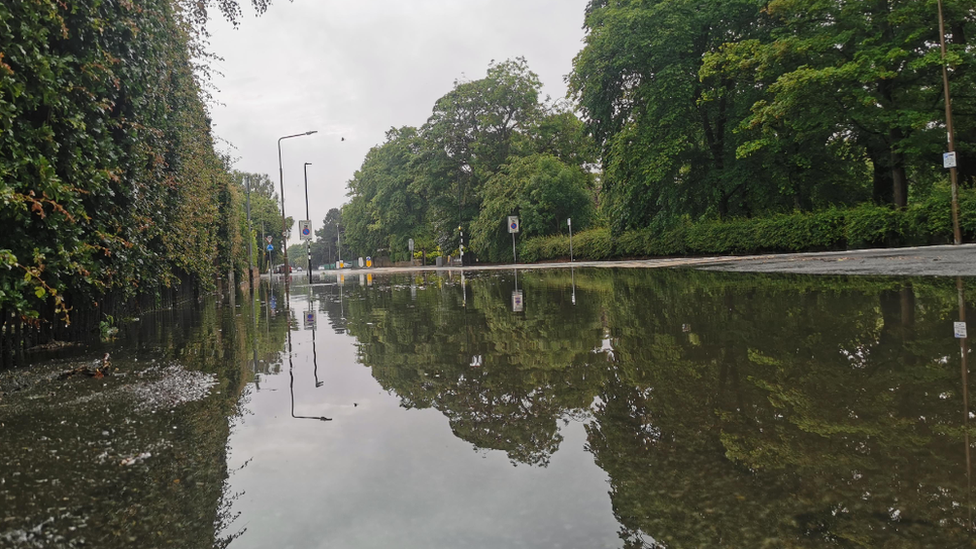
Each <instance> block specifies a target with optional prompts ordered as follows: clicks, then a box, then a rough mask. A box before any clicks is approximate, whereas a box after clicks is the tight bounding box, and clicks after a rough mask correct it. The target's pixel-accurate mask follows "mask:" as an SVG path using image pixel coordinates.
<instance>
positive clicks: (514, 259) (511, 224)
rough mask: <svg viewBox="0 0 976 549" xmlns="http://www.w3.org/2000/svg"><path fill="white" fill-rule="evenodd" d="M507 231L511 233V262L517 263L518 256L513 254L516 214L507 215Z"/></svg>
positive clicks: (516, 222) (517, 219) (517, 221)
mask: <svg viewBox="0 0 976 549" xmlns="http://www.w3.org/2000/svg"><path fill="white" fill-rule="evenodd" d="M508 232H510V233H512V262H513V263H518V256H517V255H515V233H517V232H519V218H518V216H517V215H510V216H508ZM513 299H514V298H513Z"/></svg>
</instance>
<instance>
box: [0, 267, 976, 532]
mask: <svg viewBox="0 0 976 549" xmlns="http://www.w3.org/2000/svg"><path fill="white" fill-rule="evenodd" d="M452 276H453V278H452ZM516 277H518V280H517V281H516ZM358 278H359V277H352V278H351V279H350V281H349V285H348V286H347V285H345V280H344V277H342V276H339V277H338V279H337V281H336V282H337V283H335V284H332V283H331V281H330V282H328V283H319V284H316V285H313V286H310V287H309V286H306V287H305V290H304V291H302V290H300V289H299V288H300V286H298V285H296V287H295V288H294V289H295V290H296V291H295V293H293V294H292V295H291V296H290V298H289V299H285V295H284V291H285V288H284V286H283V285H280V284H279V285H276V286H275V287H274V288H269V287H268V286H267V285H265V286H262V287H261V288H260V289H259V292H257V293H256V296H257V297H256V300H249V299H241V300H240V305H241V307H249V308H251V310H249V311H240V313H241V314H240V315H238V314H236V311H235V309H234V308H233V307H227V306H223V307H218V306H216V304H209V305H207V306H205V307H201V308H199V309H190V310H187V311H182V310H181V311H169V312H162V313H158V314H155V315H146V316H145V317H144V318H143V319H142V320H141V321H140V322H138V323H134V324H132V325H130V326H129V327H128V328H125V329H123V334H122V335H121V337H120V343H119V345H120V348H118V349H115V348H113V349H111V351H112V357H113V364H115V365H116V366H118V367H120V373H124V374H126V375H119V376H111V377H109V378H105V379H104V380H75V379H72V380H69V381H64V384H63V386H58V387H56V388H55V389H52V388H51V386H50V385H49V383H50V380H48V381H43V380H42V382H38V383H36V384H35V385H30V384H29V383H25V382H23V381H22V380H20V378H17V379H16V380H15V385H11V384H10V383H9V382H8V381H5V378H0V391H2V392H3V393H2V395H0V396H2V398H3V400H2V401H0V434H2V436H3V441H4V444H3V445H0V466H2V467H0V471H4V472H0V501H4V502H7V503H9V504H8V505H4V506H0V545H2V546H4V547H6V546H11V545H12V543H13V545H12V546H13V547H33V546H55V547H57V546H58V545H57V543H53V542H52V543H46V542H50V541H51V540H53V539H55V538H54V536H57V535H60V536H63V537H64V539H74V538H71V536H76V537H77V538H78V539H84V540H85V541H86V543H88V545H91V546H95V545H97V546H99V547H126V546H131V545H132V544H133V543H136V542H132V541H131V540H130V537H134V538H135V539H136V540H137V542H138V543H141V544H142V545H145V546H164V545H172V546H179V547H210V546H213V545H218V546H220V545H225V544H227V543H230V545H231V547H233V548H235V549H246V548H248V547H267V546H282V547H307V546H319V545H323V544H325V545H331V546H336V547H377V546H384V547H385V546H397V547H417V548H420V547H424V548H432V547H456V546H459V545H463V546H465V547H485V548H488V547H513V546H521V547H540V548H541V547H546V548H548V547H555V546H563V547H583V546H585V547H608V548H620V547H624V548H637V547H654V548H661V547H666V548H668V549H679V548H697V547H793V548H811V549H812V548H819V547H834V548H846V547H971V546H972V545H973V540H972V530H973V526H974V524H973V516H972V501H971V493H972V476H971V448H970V439H971V433H970V431H969V429H970V426H969V423H971V422H970V420H969V414H970V410H969V408H970V406H969V403H968V369H967V359H968V339H960V340H959V342H958V345H959V348H958V350H957V348H956V342H955V341H949V339H950V338H949V337H948V336H947V324H948V323H949V322H950V320H955V318H956V317H957V316H958V319H959V321H965V319H966V316H967V315H966V307H967V306H968V305H969V304H968V303H967V301H966V299H967V295H968V296H972V295H974V294H973V286H974V285H976V284H974V281H973V280H972V279H961V280H957V281H956V284H955V285H953V284H952V282H951V281H948V280H941V279H912V280H904V279H888V278H855V279H851V278H824V277H797V276H753V275H737V274H723V273H703V272H681V271H637V270H634V271H612V270H586V269H583V270H581V272H580V276H579V277H577V276H576V274H575V269H574V268H571V269H569V270H557V271H525V270H523V272H522V273H516V272H506V273H504V274H500V273H485V272H480V273H471V272H468V273H461V276H460V277H457V275H456V274H454V275H450V274H445V275H444V276H440V275H437V274H433V273H424V274H417V275H412V276H409V277H392V278H382V277H380V278H377V279H375V280H374V281H373V284H372V285H371V286H370V285H369V282H368V279H367V281H366V283H365V284H364V285H359V284H357V282H358ZM514 289H518V290H520V291H524V292H525V294H526V295H529V296H531V300H532V305H531V307H527V308H525V310H524V311H523V312H521V313H519V314H513V313H512V291H513V290H514ZM258 298H259V299H260V301H258V300H257V299H258ZM283 300H284V301H283ZM290 300H294V301H293V302H291V303H289V301H290ZM303 300H305V303H302V301H303ZM256 307H263V309H264V310H263V311H260V310H255V308H256ZM280 311H284V313H285V314H277V313H278V312H280ZM291 311H296V314H299V313H297V311H303V312H304V314H305V315H308V314H309V313H311V314H312V316H313V317H315V322H312V323H309V324H304V323H300V322H297V317H293V315H292V312H291ZM306 318H307V316H306ZM318 322H323V323H326V322H327V323H328V326H329V327H330V328H331V329H326V330H323V331H322V333H318V332H317V329H316V328H317V325H318ZM125 350H128V356H127V355H126V352H125ZM320 351H321V352H323V353H324V356H327V357H328V361H327V362H326V363H324V364H323V366H324V367H323V368H319V365H318V355H319V352H320ZM286 356H287V360H288V363H287V368H288V371H287V375H286V372H285V371H284V367H283V366H285V364H284V361H285V358H286ZM957 357H958V358H957ZM151 360H157V361H163V360H165V361H167V364H168V363H169V362H176V363H178V364H179V365H180V366H181V367H182V368H183V369H185V370H186V371H187V372H194V375H197V374H199V373H203V374H208V375H212V379H213V380H215V383H216V385H214V386H213V388H212V392H211V394H210V395H208V396H206V397H205V398H202V399H201V400H199V401H194V402H187V403H184V404H180V405H171V404H167V405H166V406H167V407H165V408H161V409H159V410H157V411H156V412H155V413H153V412H152V411H146V410H144V409H142V408H140V407H139V406H137V403H138V402H139V400H138V399H135V398H133V396H132V395H134V394H137V393H134V392H132V389H131V388H130V389H127V388H126V387H131V386H139V385H140V384H144V383H145V382H146V380H155V379H156V377H158V376H160V375H161V370H160V369H159V368H158V367H156V366H150V364H151V362H150V361H151ZM957 360H958V361H959V363H958V364H957V363H956V361H957ZM326 364H327V366H326ZM178 371H182V370H178ZM54 373H55V374H56V372H54ZM154 376H156V377H154ZM179 376H183V377H186V378H187V379H190V378H191V377H192V376H190V375H188V374H179ZM41 377H43V376H41ZM50 377H51V378H52V379H57V376H56V375H52V376H50ZM296 380H297V384H298V385H299V387H298V388H297V389H296ZM302 380H304V381H302ZM307 381H313V383H307ZM88 382H91V383H88ZM259 382H260V388H261V390H260V391H257V390H256V389H257V387H258V383H259ZM45 383H48V384H47V385H46V384H45ZM324 386H328V390H321V391H316V390H315V388H318V387H324ZM11 387H15V389H16V390H13V389H11ZM305 387H309V388H310V389H311V390H308V391H305V392H303V388H305ZM252 388H253V390H252ZM106 391H107V392H106ZM157 393H161V394H165V393H162V392H159V391H157ZM286 393H287V394H286ZM154 394H155V393H154ZM51 395H54V396H53V397H52V396H51ZM239 405H240V406H241V408H239V407H238V406H239ZM286 408H288V409H289V411H290V413H289V414H285V413H283V412H284V410H285V409H286ZM960 409H961V410H962V414H963V417H962V421H960V417H959V413H960ZM296 411H300V412H303V413H305V414H307V415H305V416H298V415H296ZM327 416H328V417H327ZM228 418H230V421H228ZM292 418H302V419H313V420H318V421H328V420H329V418H335V419H336V421H334V422H333V423H330V426H329V428H327V429H323V428H322V427H321V426H320V425H319V424H317V423H315V422H314V421H294V420H293V419H292ZM174 427H176V429H174ZM105 432H107V433H108V435H104V434H103V433H105ZM960 445H962V446H963V447H964V452H960V451H959V446H960ZM472 447H473V448H474V450H475V451H472ZM52 450H53V452H52ZM143 454H151V456H152V457H148V458H143V461H139V462H138V463H136V464H134V465H131V466H130V465H126V466H120V465H119V463H122V461H123V460H125V459H128V458H132V457H138V456H141V455H143ZM127 463H128V462H127ZM228 471H230V472H228ZM8 472H9V473H8ZM14 473H17V474H16V475H14ZM176 480H178V481H179V482H174V481H176ZM54 481H57V484H55V483H54ZM221 493H222V494H223V496H222V499H221ZM65 498H67V499H65ZM62 508H63V510H62ZM235 513H240V517H239V518H238V519H237V520H235V521H233V522H231V523H229V524H228V521H229V520H230V518H231V517H232V516H233V515H234V514H235ZM48 517H54V520H53V522H46V523H45V522H44V521H47V520H48ZM35 519H36V520H35ZM42 523H43V524H44V525H43V526H41V527H40V529H39V530H38V532H39V533H37V534H30V532H32V531H33V529H35V528H38V525H39V524H42ZM215 524H218V525H219V526H218V528H219V531H218V532H214V525H215ZM82 525H83V526H82ZM71 528H74V529H75V530H71ZM81 529H86V530H85V531H84V532H83V534H79V533H78V532H79V531H80V530H81ZM11 532H17V535H23V536H27V535H32V536H35V537H33V538H30V539H29V540H28V541H25V542H23V543H22V542H21V541H16V540H21V539H28V538H22V537H17V538H15V537H13V535H14V534H12V533H11ZM48 534H50V536H49V537H36V536H47V535H48ZM11 540H15V543H14V542H11Z"/></svg>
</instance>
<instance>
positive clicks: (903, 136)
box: [342, 0, 976, 261]
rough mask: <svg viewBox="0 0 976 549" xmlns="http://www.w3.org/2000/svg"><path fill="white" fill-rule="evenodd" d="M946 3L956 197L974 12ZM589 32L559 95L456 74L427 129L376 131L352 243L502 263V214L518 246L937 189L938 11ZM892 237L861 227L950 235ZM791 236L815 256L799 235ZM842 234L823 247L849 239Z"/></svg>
mask: <svg viewBox="0 0 976 549" xmlns="http://www.w3.org/2000/svg"><path fill="white" fill-rule="evenodd" d="M944 4H945V17H946V21H947V41H948V53H947V63H948V66H949V75H950V81H951V87H952V89H953V90H955V100H954V109H955V113H956V120H955V126H956V128H955V129H956V139H957V149H958V151H959V155H960V161H959V162H960V166H961V167H960V174H961V181H962V183H963V186H964V188H971V187H972V183H973V181H974V178H976V162H973V160H974V159H976V149H974V144H976V124H974V118H973V114H974V113H976V104H974V99H976V96H974V95H973V94H971V93H968V90H971V89H972V88H973V84H974V76H973V74H972V72H971V71H970V70H969V69H970V67H972V66H973V61H974V53H973V51H972V48H971V47H970V45H969V42H970V40H969V37H970V36H972V35H973V28H972V26H973V22H974V21H976V19H974V15H976V4H974V3H973V2H972V1H971V0H946V1H945V3H944ZM584 29H585V31H586V36H585V43H584V47H583V49H582V51H580V52H579V53H578V54H577V55H576V57H575V59H574V60H573V70H572V72H571V73H570V74H569V75H568V76H567V84H568V86H569V93H568V98H569V101H568V102H551V101H540V100H539V98H538V93H539V89H540V85H539V81H538V78H537V77H536V75H535V74H533V73H532V72H531V71H530V70H529V69H528V66H527V63H526V61H525V60H524V59H516V60H510V61H506V62H503V63H492V64H491V65H490V66H489V68H488V73H487V75H486V77H484V78H482V79H479V80H474V81H459V82H456V83H455V85H454V89H453V90H451V91H450V92H449V93H448V94H446V95H445V96H443V97H442V98H440V99H439V100H438V101H437V102H436V103H435V105H434V107H433V114H432V115H431V117H430V118H429V119H428V121H427V122H426V124H424V125H423V126H422V127H420V128H412V127H406V128H394V129H391V130H390V131H389V132H388V133H387V136H386V142H385V143H383V144H382V145H379V146H377V147H376V148H374V149H373V150H372V151H370V153H369V154H368V155H367V157H366V159H365V161H364V162H363V165H362V168H361V169H360V170H359V171H358V172H357V173H356V174H355V176H354V177H353V179H352V180H351V181H350V182H349V192H350V197H351V200H350V202H349V204H347V205H346V206H345V207H344V208H343V211H342V215H343V217H344V218H345V219H346V220H347V222H348V226H349V232H350V235H349V242H350V246H351V247H352V248H353V250H354V251H355V252H356V253H357V254H361V255H369V254H370V253H372V254H373V255H377V253H381V252H383V251H388V252H389V254H390V255H391V256H393V257H394V258H402V257H404V255H405V253H406V252H405V250H406V241H407V239H408V238H413V239H415V241H417V242H418V243H420V242H422V243H424V245H425V247H435V246H440V247H441V248H443V249H445V253H447V252H450V251H454V252H455V253H456V251H457V250H458V248H459V245H460V243H461V242H460V236H461V234H462V233H464V234H470V239H469V240H470V241H469V242H465V245H467V246H469V249H470V250H472V251H474V252H476V253H477V254H478V255H479V256H480V257H482V258H484V259H486V260H489V261H499V260H502V259H503V258H504V257H506V256H505V253H504V250H505V249H506V248H507V246H508V245H509V243H510V240H509V239H508V235H507V233H506V231H505V225H504V223H505V217H506V216H507V215H521V216H522V228H523V232H524V236H526V237H529V240H530V241H531V239H532V237H545V236H554V235H560V234H562V235H565V233H566V232H567V227H566V218H569V217H572V218H573V220H574V229H577V228H578V229H585V228H587V227H591V226H592V227H598V228H603V229H606V230H608V231H609V234H610V236H611V237H612V238H618V237H621V236H622V235H625V234H626V233H628V232H631V231H644V230H651V231H654V232H655V233H662V232H665V231H673V230H674V229H675V228H676V227H682V226H686V225H689V224H695V223H699V222H702V221H707V222H712V221H722V222H724V221H727V220H734V219H740V218H749V219H753V218H764V217H769V216H775V215H783V214H797V213H801V214H802V213H807V212H820V211H824V210H826V209H836V208H840V209H845V208H851V207H855V206H858V205H871V206H874V207H875V209H871V210H870V212H868V213H869V214H870V215H868V217H871V216H874V217H879V216H881V217H883V215H884V214H883V213H881V210H878V209H877V208H881V209H883V210H892V211H901V210H904V209H905V208H906V207H908V206H910V205H912V204H922V203H924V202H926V201H927V200H934V201H937V202H940V203H941V201H943V200H944V199H946V198H947V196H948V192H947V190H946V189H947V187H948V182H947V175H946V172H945V170H944V169H943V167H942V162H941V160H942V156H941V153H942V152H943V151H944V150H945V139H946V124H945V120H944V107H945V104H944V98H943V87H942V78H941V74H942V64H943V61H942V56H941V52H940V47H939V34H938V33H939V25H938V11H937V3H936V1H935V0H926V1H917V0H886V1H881V2H879V1H877V0H853V1H849V2H822V1H820V0H718V1H715V2H707V3H703V2H700V1H696V0H591V2H590V3H589V5H588V6H587V8H586V12H585V23H584ZM577 115H578V116H577ZM940 208H941V209H944V210H945V211H946V212H948V203H946V204H945V205H944V206H940ZM964 214H965V212H964ZM865 215H867V214H865ZM940 215H941V214H940ZM919 216H921V217H925V218H926V219H928V218H929V217H931V213H930V212H928V211H926V212H923V213H921V214H919V215H917V216H915V217H919ZM834 217H836V215H835V216H834ZM800 219H801V220H803V219H806V218H802V217H801V218H800ZM859 223H861V221H860V220H859V219H855V220H853V221H851V222H850V224H853V225H858V224H859ZM862 224H863V223H862ZM899 224H902V225H906V224H907V225H912V226H911V227H907V228H905V227H899V226H897V225H899ZM791 225H797V226H805V225H809V223H805V222H798V223H792V224H791ZM889 225H893V226H891V227H889V226H884V227H880V228H879V227H877V226H875V225H871V227H870V228H869V229H870V231H875V232H879V233H884V234H888V235H889V238H888V239H887V240H888V241H891V240H892V239H891V238H890V235H891V234H894V233H899V231H900V232H901V233H904V232H906V231H908V232H912V231H914V233H918V234H916V235H914V236H916V237H918V238H917V239H923V240H925V241H941V240H944V239H946V238H947V236H946V235H943V234H942V227H941V225H942V223H941V221H940V222H939V223H935V224H934V225H935V226H931V225H933V224H926V223H924V222H918V223H916V221H904V222H902V221H899V222H897V223H894V222H893V223H889ZM916 226H922V228H921V229H918V228H917V227H916ZM973 228H974V227H969V226H966V227H964V230H965V231H966V233H967V236H970V237H971V236H972V234H970V233H972V232H973ZM787 230H790V231H796V232H797V233H798V234H797V235H791V238H792V240H794V241H797V242H798V245H799V246H800V247H801V248H802V247H811V246H815V243H809V242H806V241H805V240H804V239H803V238H802V235H801V234H799V233H803V231H804V229H802V228H795V227H794V228H787ZM870 231H869V232H870ZM846 232H847V229H846V228H842V230H841V231H840V232H839V234H838V235H835V236H836V238H834V240H835V241H840V242H841V244H840V245H844V244H846V243H847V242H846V237H845V234H846ZM859 238H860V237H856V238H854V239H853V240H855V241H857V240H858V239H859ZM912 238H913V237H912ZM912 238H903V239H902V240H907V241H912V242H914V240H912ZM631 239H633V238H631ZM917 239H916V240H917ZM759 240H763V239H762V238H759ZM895 240H898V239H895ZM881 241H882V243H884V241H885V238H881ZM629 248H633V246H630V247H629ZM637 248H638V249H636V250H629V252H630V253H631V254H632V253H633V252H635V251H636V252H637V253H638V255H639V254H640V253H644V254H647V253H653V252H654V250H656V249H660V248H668V249H670V248H675V247H674V246H670V247H669V246H666V245H659V243H655V245H650V246H644V247H640V246H638V247H637ZM645 248H646V249H645ZM677 248H681V246H678V247H677ZM689 248H694V246H690V247H689ZM754 248H755V249H779V247H778V246H777V245H772V244H769V243H766V242H765V241H764V240H763V241H761V242H757V243H756V244H755V246H754ZM564 251H565V250H564ZM723 251H734V250H732V249H729V250H723ZM614 253H617V252H614V251H612V250H607V251H605V253H604V254H602V255H614ZM621 253H624V254H625V255H626V254H627V252H621ZM598 255H600V254H598Z"/></svg>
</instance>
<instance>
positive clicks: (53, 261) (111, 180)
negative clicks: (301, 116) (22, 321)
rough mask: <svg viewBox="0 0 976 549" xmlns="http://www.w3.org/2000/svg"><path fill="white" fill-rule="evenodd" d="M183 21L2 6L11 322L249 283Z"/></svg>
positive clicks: (126, 6) (126, 9)
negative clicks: (108, 302) (232, 280)
mask: <svg viewBox="0 0 976 549" xmlns="http://www.w3.org/2000/svg"><path fill="white" fill-rule="evenodd" d="M197 4H199V5H200V6H203V5H204V4H205V3H197ZM223 4H224V5H226V6H230V5H232V4H234V5H236V4H235V3H233V2H223ZM184 14H185V12H183V11H178V10H177V9H175V8H174V5H173V4H172V3H171V2H169V1H168V0H148V1H145V2H139V3H138V4H135V3H131V2H120V3H117V2H100V1H92V2H81V3H73V4H72V5H71V6H68V5H66V4H64V3H61V2H54V1H49V0H38V1H36V2H13V3H9V2H5V3H3V4H2V5H0V226H3V227H4V237H3V253H2V254H0V257H2V261H3V268H0V308H2V309H3V310H5V311H13V312H16V313H18V314H19V315H22V316H26V317H31V318H38V319H40V320H44V321H51V320H53V316H54V315H55V314H57V315H58V316H61V317H62V318H64V319H67V318H68V311H69V309H70V308H72V307H89V306H90V305H91V304H92V303H93V302H96V301H98V300H100V298H101V297H102V296H105V295H109V294H111V295H113V296H114V297H115V298H117V299H119V300H122V301H124V300H126V299H128V298H130V297H132V296H134V295H136V294H139V293H150V294H151V293H152V292H154V291H156V289H158V288H162V287H165V286H170V285H172V284H175V283H177V282H178V281H179V280H180V279H182V278H184V277H187V276H189V277H190V278H192V279H195V280H196V281H197V282H198V283H199V284H201V286H202V287H204V288H209V287H212V286H213V281H214V279H215V278H216V276H217V275H218V273H225V272H227V270H229V269H236V270H239V269H240V268H241V265H242V261H241V260H242V258H243V252H242V251H241V250H242V248H241V244H242V242H243V241H242V236H241V234H240V232H241V231H240V227H239V225H238V219H239V217H238V214H239V212H240V208H241V200H240V198H241V197H240V195H239V193H238V192H237V191H236V190H235V189H234V188H233V185H232V181H231V179H230V178H229V176H228V174H227V167H226V165H225V163H224V161H223V159H221V158H220V157H219V156H218V155H217V154H216V153H215V151H214V143H213V138H212V136H211V134H210V122H209V118H208V115H207V112H206V109H205V107H204V105H203V102H202V100H201V89H200V85H199V83H198V82H197V80H196V78H195V76H194V72H193V60H192V58H191V50H192V49H193V48H195V47H196V46H195V42H194V41H195V37H194V36H193V35H191V34H190V31H189V28H190V26H189V25H188V23H187V20H186V19H184V18H183V15H184Z"/></svg>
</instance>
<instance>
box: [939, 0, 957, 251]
mask: <svg viewBox="0 0 976 549" xmlns="http://www.w3.org/2000/svg"><path fill="white" fill-rule="evenodd" d="M938 5H939V44H940V45H941V47H942V87H943V88H944V90H945V111H946V132H947V133H948V134H949V136H948V137H949V152H950V153H952V152H955V151H956V137H955V132H954V131H953V129H952V97H951V96H950V94H949V68H948V66H947V60H946V42H945V19H944V18H943V17H942V0H939V2H938ZM949 179H950V181H951V182H952V241H953V244H956V245H959V244H962V231H961V230H960V228H959V175H958V173H957V171H956V167H955V166H953V167H951V168H949Z"/></svg>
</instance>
